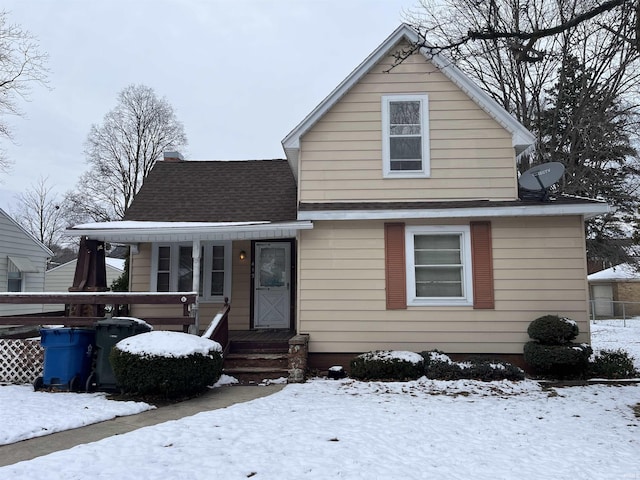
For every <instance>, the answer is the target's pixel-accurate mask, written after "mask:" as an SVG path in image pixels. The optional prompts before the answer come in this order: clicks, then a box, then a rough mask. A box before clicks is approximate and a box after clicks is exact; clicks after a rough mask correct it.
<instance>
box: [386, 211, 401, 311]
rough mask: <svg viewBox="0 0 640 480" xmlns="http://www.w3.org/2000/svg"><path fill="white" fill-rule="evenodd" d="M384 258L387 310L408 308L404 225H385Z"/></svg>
mask: <svg viewBox="0 0 640 480" xmlns="http://www.w3.org/2000/svg"><path fill="white" fill-rule="evenodd" d="M384 258H385V286H386V289H387V310H397V309H401V308H407V282H406V272H405V270H406V268H407V267H406V262H405V253H404V223H385V224H384Z"/></svg>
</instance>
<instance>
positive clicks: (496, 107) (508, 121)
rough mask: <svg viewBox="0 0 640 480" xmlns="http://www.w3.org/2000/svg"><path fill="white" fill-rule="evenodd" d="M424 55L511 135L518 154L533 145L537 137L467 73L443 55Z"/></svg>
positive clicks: (425, 53) (426, 50)
mask: <svg viewBox="0 0 640 480" xmlns="http://www.w3.org/2000/svg"><path fill="white" fill-rule="evenodd" d="M421 53H422V55H424V56H425V58H427V60H431V61H432V62H433V64H434V65H435V66H436V67H438V68H439V69H440V71H441V72H442V73H443V74H444V75H445V76H446V77H447V78H449V80H451V81H452V82H453V83H455V84H456V85H457V86H458V87H460V89H461V90H462V91H463V92H465V93H466V94H467V95H469V97H471V99H472V100H473V101H475V102H476V103H477V104H478V105H479V106H480V107H481V108H482V109H483V110H484V111H485V112H487V113H488V114H489V115H491V117H492V118H493V119H494V120H495V121H496V122H498V123H499V124H500V125H502V126H503V127H504V128H505V129H506V130H507V131H508V132H509V133H511V143H512V145H513V147H515V148H516V150H517V151H518V153H521V152H522V151H523V150H525V149H527V148H528V147H530V146H531V145H533V144H534V143H535V141H536V137H535V135H534V134H533V133H531V132H530V131H529V130H527V129H526V128H525V127H524V125H522V124H521V123H520V122H519V121H518V120H517V119H516V118H515V117H514V116H513V115H511V114H510V113H509V112H507V111H506V110H505V109H504V108H503V107H502V105H500V104H499V103H498V102H496V101H495V100H494V99H493V98H491V97H490V96H489V94H487V92H485V91H484V90H482V88H480V86H479V85H478V84H477V83H475V82H474V81H472V80H471V79H470V78H469V77H468V76H467V75H466V74H465V73H463V72H462V70H460V69H459V68H458V67H456V66H455V65H454V64H453V62H452V61H451V60H448V59H446V58H444V57H443V56H442V55H431V54H429V51H428V49H426V48H423V49H422V50H421Z"/></svg>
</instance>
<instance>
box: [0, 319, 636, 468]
mask: <svg viewBox="0 0 640 480" xmlns="http://www.w3.org/2000/svg"><path fill="white" fill-rule="evenodd" d="M616 325H619V326H616ZM593 330H594V335H593V343H594V347H595V348H596V349H597V348H618V347H623V348H626V349H628V350H629V351H632V352H633V354H634V355H635V356H636V357H640V347H639V342H640V325H638V326H635V325H633V326H628V327H626V328H622V326H621V323H620V322H616V324H615V325H611V324H608V323H606V322H599V323H598V324H596V325H595V326H594V329H593ZM605 343H606V345H604V344H605ZM6 388H8V387H0V392H1V391H2V390H4V389H6ZM230 388H232V387H230ZM25 395H26V394H25ZM32 395H34V394H33V393H30V394H29V396H32ZM60 395H61V394H55V395H53V396H54V397H56V396H60ZM11 398H12V397H11V396H10V395H8V396H7V397H6V398H5V397H2V399H1V400H0V401H1V402H2V407H3V408H2V410H3V411H4V410H6V409H14V412H16V411H20V408H21V406H20V403H21V402H22V399H21V398H20V395H15V400H12V399H11ZM14 401H15V402H16V403H15V404H13V403H12V402H14ZM105 401H106V400H105ZM114 403H115V402H114ZM638 403H640V386H636V385H633V386H605V385H592V386H586V387H570V388H555V389H550V390H545V389H543V388H541V387H540V386H539V385H538V384H537V383H535V382H532V381H525V382H520V383H510V382H492V383H482V382H471V381H457V382H437V381H430V380H426V379H424V378H423V379H420V380H418V381H415V382H408V383H382V382H370V383H364V382H355V381H352V380H341V381H330V380H313V381H310V382H308V383H306V384H303V385H289V386H287V387H286V388H285V389H284V390H282V391H281V392H279V393H277V394H274V395H271V396H269V397H266V398H263V399H259V400H255V401H253V402H249V403H244V404H237V405H234V406H232V407H229V408H225V409H221V410H214V411H211V412H205V413H201V414H199V415H195V416H193V417H189V418H185V419H182V420H179V421H173V422H167V423H164V424H161V425H157V426H154V427H147V428H144V429H141V430H137V431H134V432H131V433H128V434H124V435H119V436H116V437H111V438H107V439H105V440H102V441H100V442H96V443H92V444H87V445H81V446H79V447H76V448H73V449H71V450H67V451H62V452H57V453H54V454H51V455H48V456H45V457H40V458H37V459H34V460H31V461H28V462H22V463H19V464H16V465H10V466H7V467H3V468H0V478H11V479H38V478H47V479H54V478H65V479H84V478H109V479H110V478H118V479H120V480H124V479H140V478H166V479H200V478H202V479H204V478H207V479H208V478H222V479H241V478H261V479H282V478H310V479H328V478H348V479H373V478H384V479H422V478H439V479H458V478H460V479H470V478H473V479H485V478H486V479H514V478H518V479H539V478H552V479H554V480H556V479H614V478H615V479H625V478H626V479H632V478H639V477H640V473H639V472H640V455H639V453H638V452H640V418H637V417H636V416H635V414H634V411H633V407H634V406H636V405H637V404H638ZM65 412H66V407H65V409H64V410H60V412H56V413H57V414H58V415H59V416H62V417H65V416H66V413H65ZM49 416H50V417H53V416H56V415H54V413H53V411H49ZM2 421H3V426H4V425H6V423H5V422H6V420H5V419H4V417H3V418H2ZM11 425H12V424H11V423H9V426H11ZM8 428H9V427H8ZM5 435H6V434H5Z"/></svg>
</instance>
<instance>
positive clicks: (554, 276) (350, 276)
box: [297, 216, 589, 354]
mask: <svg viewBox="0 0 640 480" xmlns="http://www.w3.org/2000/svg"><path fill="white" fill-rule="evenodd" d="M460 223H468V222H463V221H459V220H456V221H455V222H453V221H452V222H447V221H439V222H427V221H411V222H407V225H436V224H450V225H451V224H460ZM491 225H492V248H493V266H494V286H495V309H494V310H474V309H473V308H472V307H435V306H434V307H409V308H407V309H406V310H386V303H385V260H384V255H385V253H384V222H383V221H360V222H340V221H333V222H329V221H324V222H321V221H317V222H314V229H313V230H305V231H302V232H300V241H299V252H298V255H299V258H298V262H299V263H298V265H299V292H298V294H299V297H298V298H299V303H298V309H299V310H298V317H297V318H298V332H300V333H308V334H310V351H311V352H312V353H351V352H364V351H369V350H376V349H394V350H410V351H421V350H428V349H433V348H437V349H440V350H443V351H445V352H448V353H505V354H520V353H522V348H523V344H524V343H525V342H527V341H528V340H529V338H528V335H527V327H528V325H529V323H530V322H531V321H532V320H534V319H536V318H537V317H539V316H541V315H546V314H558V315H564V316H568V317H570V318H573V319H574V320H576V321H577V322H578V325H579V328H580V331H581V334H580V337H579V338H578V341H585V342H588V341H589V333H588V332H589V322H588V311H587V302H588V295H587V286H586V260H585V253H584V236H583V222H582V218H581V217H579V216H574V217H532V218H500V219H491Z"/></svg>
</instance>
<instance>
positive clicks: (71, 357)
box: [34, 327, 96, 392]
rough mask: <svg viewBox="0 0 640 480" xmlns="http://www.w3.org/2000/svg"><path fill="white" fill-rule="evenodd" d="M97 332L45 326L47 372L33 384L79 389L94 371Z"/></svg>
mask: <svg viewBox="0 0 640 480" xmlns="http://www.w3.org/2000/svg"><path fill="white" fill-rule="evenodd" d="M95 340H96V332H95V330H90V329H86V328H71V327H66V328H43V329H41V330H40V343H41V345H42V346H43V347H44V372H43V376H42V379H36V382H35V384H34V386H35V387H36V389H38V388H39V387H45V388H53V389H56V390H68V391H72V392H77V391H79V390H85V385H86V382H87V379H88V377H89V374H90V373H91V368H92V363H93V351H94V347H95Z"/></svg>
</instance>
